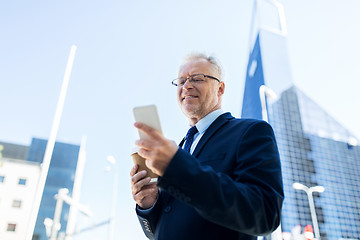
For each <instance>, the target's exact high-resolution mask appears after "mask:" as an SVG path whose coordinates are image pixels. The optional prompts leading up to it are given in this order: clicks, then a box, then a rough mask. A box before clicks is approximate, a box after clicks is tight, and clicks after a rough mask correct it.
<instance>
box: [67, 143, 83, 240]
mask: <svg viewBox="0 0 360 240" xmlns="http://www.w3.org/2000/svg"><path fill="white" fill-rule="evenodd" d="M85 145H86V136H83V137H82V140H81V145H80V150H79V157H78V162H77V166H76V173H75V179H74V187H73V191H72V196H71V197H72V199H73V201H74V202H75V204H71V205H70V210H69V218H68V221H67V226H66V236H65V239H66V240H72V239H73V237H72V235H73V234H74V230H75V223H76V218H77V213H78V207H77V204H79V202H80V190H81V183H82V177H83V173H84V167H85V160H86V152H85Z"/></svg>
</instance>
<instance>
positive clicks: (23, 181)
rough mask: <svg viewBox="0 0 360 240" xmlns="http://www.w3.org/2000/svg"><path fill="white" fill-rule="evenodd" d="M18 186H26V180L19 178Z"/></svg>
mask: <svg viewBox="0 0 360 240" xmlns="http://www.w3.org/2000/svg"><path fill="white" fill-rule="evenodd" d="M18 184H19V185H23V186H25V185H26V179H25V178H19V182H18Z"/></svg>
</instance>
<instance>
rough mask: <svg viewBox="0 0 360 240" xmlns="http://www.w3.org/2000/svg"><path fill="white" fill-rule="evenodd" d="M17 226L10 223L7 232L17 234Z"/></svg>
mask: <svg viewBox="0 0 360 240" xmlns="http://www.w3.org/2000/svg"><path fill="white" fill-rule="evenodd" d="M15 229H16V224H14V223H8V225H7V229H6V231H8V232H15Z"/></svg>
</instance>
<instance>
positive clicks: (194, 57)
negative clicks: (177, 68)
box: [182, 53, 223, 80]
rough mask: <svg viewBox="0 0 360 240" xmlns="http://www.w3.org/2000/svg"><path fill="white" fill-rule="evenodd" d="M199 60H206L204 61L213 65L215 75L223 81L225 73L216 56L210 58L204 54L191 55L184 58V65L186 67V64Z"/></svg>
mask: <svg viewBox="0 0 360 240" xmlns="http://www.w3.org/2000/svg"><path fill="white" fill-rule="evenodd" d="M198 59H204V60H206V61H208V62H209V63H210V64H211V68H212V71H213V73H214V74H217V75H218V76H219V80H222V77H223V71H222V68H221V66H220V63H219V60H218V59H216V58H215V57H214V56H210V55H209V56H208V55H206V54H204V53H190V54H188V55H187V56H186V57H185V58H184V60H183V62H182V65H184V64H185V63H187V62H189V61H192V60H198Z"/></svg>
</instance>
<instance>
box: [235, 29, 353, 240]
mask: <svg viewBox="0 0 360 240" xmlns="http://www.w3.org/2000/svg"><path fill="white" fill-rule="evenodd" d="M283 33H284V32H283V31H268V30H264V29H260V30H259V32H258V35H257V37H256V40H255V41H254V44H253V48H252V51H251V54H250V56H249V63H248V69H247V76H246V82H245V90H244V99H243V107H242V118H257V119H263V120H266V121H268V122H269V123H270V124H271V125H272V126H273V128H274V132H275V135H276V138H277V143H278V147H279V152H280V157H281V163H282V173H283V183H284V191H285V201H284V205H283V210H282V221H281V228H282V231H283V232H291V230H292V229H293V228H295V227H296V226H297V225H301V227H302V228H304V227H305V226H306V225H313V220H312V214H311V212H310V207H309V200H308V195H307V193H306V192H305V190H304V191H303V190H296V189H294V188H293V183H295V182H297V183H301V184H303V185H305V186H307V187H314V186H323V187H324V188H325V191H324V192H321V193H320V192H313V194H312V195H311V196H313V199H314V205H315V209H316V217H317V221H316V222H317V223H318V224H317V225H318V229H319V233H318V234H320V236H321V239H323V240H324V239H330V240H338V239H360V200H359V199H360V188H359V182H360V171H359V169H360V146H359V145H358V141H357V139H356V137H355V136H354V135H352V134H351V132H349V131H348V130H347V129H345V128H344V127H343V126H342V125H341V124H339V123H338V122H337V121H336V120H335V119H333V118H332V117H331V116H330V115H329V114H328V113H326V111H324V110H323V109H322V108H321V107H320V106H318V105H317V104H316V103H315V102H314V101H312V100H311V99H310V98H309V97H307V96H306V94H305V93H303V92H302V91H301V90H300V89H299V88H297V87H296V86H295V85H294V84H293V83H292V78H291V71H290V67H289V61H288V57H287V50H286V49H287V48H286V34H283ZM340 85H341V83H340V82H339V86H340ZM340 87H341V86H340ZM313 226H314V231H315V236H316V235H317V233H316V223H315V224H314V225H313Z"/></svg>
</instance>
